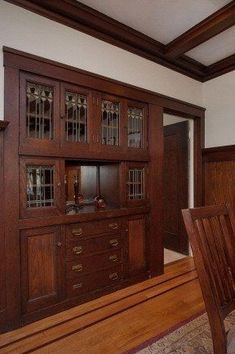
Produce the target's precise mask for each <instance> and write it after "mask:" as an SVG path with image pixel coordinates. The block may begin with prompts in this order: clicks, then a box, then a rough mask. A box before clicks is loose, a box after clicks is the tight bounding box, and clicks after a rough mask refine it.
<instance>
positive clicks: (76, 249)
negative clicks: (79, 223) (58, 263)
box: [73, 246, 82, 254]
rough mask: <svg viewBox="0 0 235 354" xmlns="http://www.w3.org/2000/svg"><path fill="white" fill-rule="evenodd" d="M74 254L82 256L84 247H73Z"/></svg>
mask: <svg viewBox="0 0 235 354" xmlns="http://www.w3.org/2000/svg"><path fill="white" fill-rule="evenodd" d="M73 253H74V254H81V253H82V246H76V247H73Z"/></svg>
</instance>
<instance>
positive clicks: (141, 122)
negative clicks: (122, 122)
mask: <svg viewBox="0 0 235 354" xmlns="http://www.w3.org/2000/svg"><path fill="white" fill-rule="evenodd" d="M126 109H127V112H126V116H127V146H128V149H129V153H133V154H134V153H137V154H142V153H143V152H144V151H145V152H146V151H147V149H148V134H147V133H148V126H147V119H148V106H147V105H146V104H143V103H140V102H136V101H130V100H129V101H127V108H126Z"/></svg>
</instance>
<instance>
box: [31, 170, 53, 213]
mask: <svg viewBox="0 0 235 354" xmlns="http://www.w3.org/2000/svg"><path fill="white" fill-rule="evenodd" d="M26 179H27V192H26V194H27V208H41V207H47V206H54V166H42V165H39V166H27V167H26Z"/></svg>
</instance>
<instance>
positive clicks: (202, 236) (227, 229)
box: [182, 205, 235, 354]
mask: <svg viewBox="0 0 235 354" xmlns="http://www.w3.org/2000/svg"><path fill="white" fill-rule="evenodd" d="M182 213H183V218H184V223H185V226H186V230H187V233H188V236H189V240H190V243H191V246H192V250H193V255H194V262H195V265H196V268H197V272H198V277H199V281H200V285H201V288H202V294H203V298H204V302H205V305H206V310H207V313H208V317H209V322H210V327H211V331H212V338H213V345H214V352H215V353H216V354H217V353H218V354H222V353H226V334H225V328H224V322H223V320H224V318H225V316H226V315H227V314H228V313H229V312H231V311H232V310H233V309H235V286H234V284H235V221H234V220H235V219H234V216H233V213H232V211H231V209H230V208H229V207H228V206H226V205H216V206H210V207H202V208H194V209H187V210H183V211H182Z"/></svg>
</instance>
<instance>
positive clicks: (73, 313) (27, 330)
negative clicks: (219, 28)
mask: <svg viewBox="0 0 235 354" xmlns="http://www.w3.org/2000/svg"><path fill="white" fill-rule="evenodd" d="M194 269H195V266H194V262H193V258H192V257H185V258H184V259H182V260H180V261H177V262H175V263H174V264H173V265H166V267H165V273H164V274H163V275H161V276H158V277H154V278H152V279H148V280H146V281H144V282H142V283H139V284H135V285H132V286H130V287H128V288H125V289H122V290H119V291H117V292H114V293H112V294H108V295H106V296H103V297H101V298H99V299H95V300H93V301H90V302H88V303H85V304H82V305H79V306H76V307H74V308H72V309H69V310H67V311H63V312H60V313H59V314H56V315H54V316H50V317H48V318H46V319H43V320H40V321H37V322H35V323H33V324H30V325H27V326H24V327H23V328H20V329H17V330H15V331H12V332H9V333H5V334H3V335H0V348H2V347H3V346H5V345H7V344H8V343H12V342H14V341H17V340H20V339H22V338H24V337H27V336H28V335H30V336H31V335H32V334H34V333H38V332H40V331H45V330H46V329H48V328H50V327H53V326H57V325H58V324H61V323H62V322H66V321H70V320H71V319H73V318H77V317H79V316H82V315H84V314H86V313H89V312H91V311H94V310H97V309H99V308H102V307H104V306H107V305H109V304H112V303H113V302H115V301H120V300H121V299H123V298H125V297H128V296H132V295H133V294H136V293H138V292H141V291H145V290H146V289H148V288H151V287H153V286H156V285H157V284H162V283H164V282H166V281H168V280H170V279H173V278H175V277H177V276H179V275H180V274H185V273H187V272H190V271H192V270H194Z"/></svg>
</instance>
